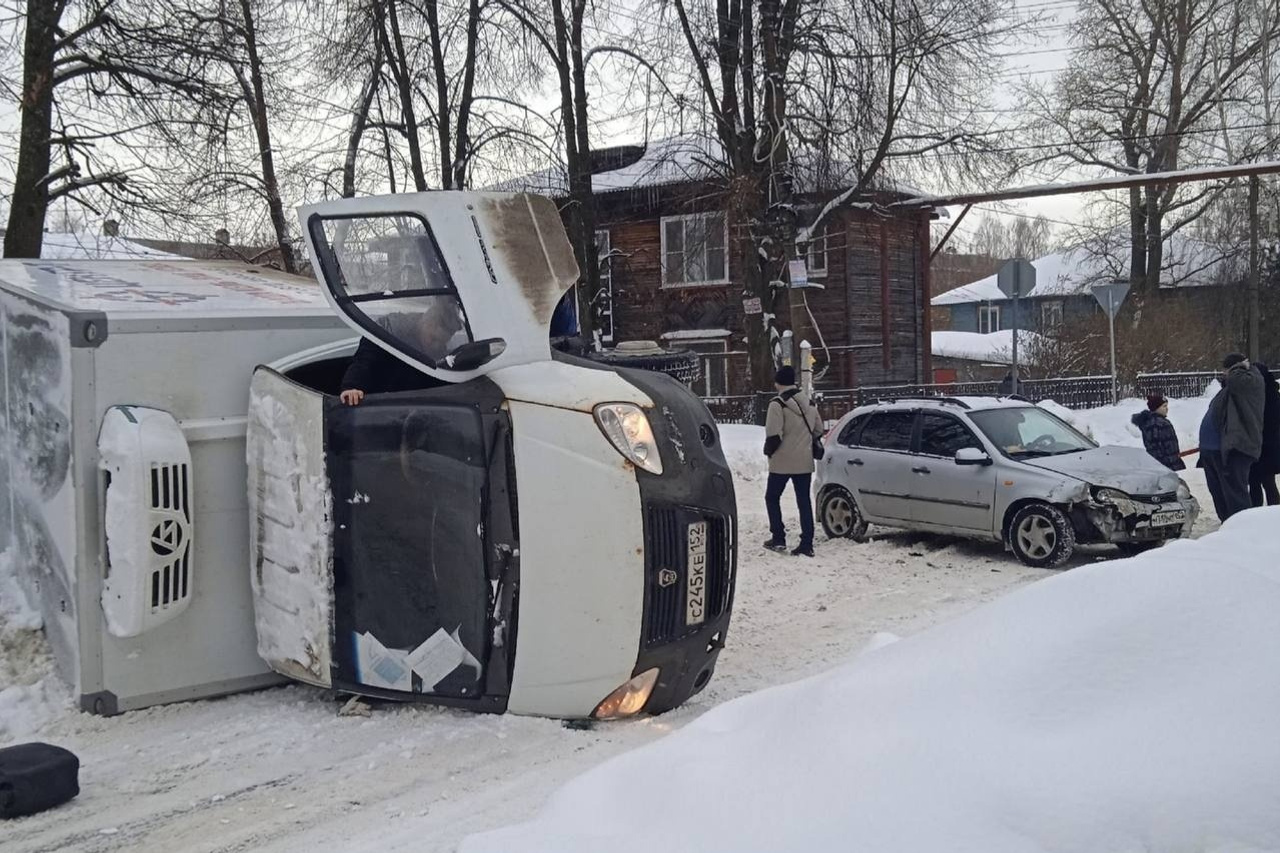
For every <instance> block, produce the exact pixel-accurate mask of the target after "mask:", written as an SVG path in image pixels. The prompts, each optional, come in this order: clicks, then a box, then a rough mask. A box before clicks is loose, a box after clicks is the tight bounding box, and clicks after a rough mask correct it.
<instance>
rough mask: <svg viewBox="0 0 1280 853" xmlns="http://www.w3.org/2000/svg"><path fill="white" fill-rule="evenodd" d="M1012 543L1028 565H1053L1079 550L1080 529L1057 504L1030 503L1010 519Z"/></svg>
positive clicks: (1016, 552)
mask: <svg viewBox="0 0 1280 853" xmlns="http://www.w3.org/2000/svg"><path fill="white" fill-rule="evenodd" d="M1009 546H1010V547H1011V548H1012V549H1013V553H1014V556H1016V557H1017V558H1018V560H1019V561H1020V562H1022V563H1023V564H1024V565H1027V566H1032V567H1034V568H1037V569H1052V568H1055V567H1057V566H1061V565H1062V564H1063V563H1065V562H1066V561H1067V560H1068V559H1069V558H1070V557H1071V555H1072V553H1073V552H1074V551H1075V550H1076V531H1075V528H1074V527H1072V526H1071V522H1070V521H1068V520H1067V517H1066V516H1065V515H1063V514H1062V510H1060V509H1058V508H1057V507H1056V506H1052V505H1050V504H1042V503H1034V504H1028V505H1027V506H1024V507H1023V508H1022V509H1020V510H1018V512H1017V513H1016V514H1015V515H1014V516H1013V521H1011V522H1009Z"/></svg>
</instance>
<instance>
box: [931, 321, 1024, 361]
mask: <svg viewBox="0 0 1280 853" xmlns="http://www.w3.org/2000/svg"><path fill="white" fill-rule="evenodd" d="M1040 340H1041V336H1040V335H1038V334H1036V333H1035V332H1029V331H1026V330H1020V331H1019V332H1018V349H1019V352H1018V361H1019V362H1020V363H1022V364H1030V363H1032V362H1031V359H1030V358H1029V356H1030V353H1028V352H1027V349H1026V348H1030V347H1032V346H1034V345H1035V344H1037V343H1039V342H1040ZM932 352H933V355H934V357H936V358H961V359H964V360H966V361H981V362H987V363H990V364H1012V363H1013V330H1012V329H1001V330H1000V331H998V332H991V333H990V334H985V335H984V334H982V333H980V332H952V331H946V330H943V331H937V332H934V333H933V336H932Z"/></svg>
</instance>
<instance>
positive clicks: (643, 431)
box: [595, 403, 662, 474]
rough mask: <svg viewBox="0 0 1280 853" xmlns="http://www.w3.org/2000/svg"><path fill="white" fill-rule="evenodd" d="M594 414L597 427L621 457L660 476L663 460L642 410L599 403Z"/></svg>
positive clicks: (631, 405)
mask: <svg viewBox="0 0 1280 853" xmlns="http://www.w3.org/2000/svg"><path fill="white" fill-rule="evenodd" d="M595 414H596V423H598V424H599V425H600V429H601V430H602V431H603V432H604V434H605V436H606V437H607V438H608V439H609V441H610V442H612V443H613V446H614V447H616V448H617V449H618V452H619V453H621V454H622V455H623V457H625V458H626V459H627V460H629V461H630V462H631V463H632V464H634V465H636V466H638V467H640V468H643V469H644V470H646V471H648V472H649V473H650V474H661V473H662V456H661V455H660V454H659V453H658V446H657V445H656V444H655V443H654V441H653V428H652V427H650V426H649V418H648V416H646V415H645V413H644V410H643V409H641V408H640V407H639V406H637V405H634V404H632V403H601V404H600V405H599V406H596V409H595Z"/></svg>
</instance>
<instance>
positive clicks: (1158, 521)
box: [1151, 509, 1187, 527]
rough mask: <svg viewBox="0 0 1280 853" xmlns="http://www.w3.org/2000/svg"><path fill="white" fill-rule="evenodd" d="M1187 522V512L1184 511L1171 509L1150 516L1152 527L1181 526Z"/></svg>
mask: <svg viewBox="0 0 1280 853" xmlns="http://www.w3.org/2000/svg"><path fill="white" fill-rule="evenodd" d="M1186 520H1187V511H1186V510H1185V509H1172V510H1168V511H1166V512H1157V513H1153V514H1152V516H1151V526H1152V527H1167V526H1168V525H1170V524H1183V523H1185V522H1186Z"/></svg>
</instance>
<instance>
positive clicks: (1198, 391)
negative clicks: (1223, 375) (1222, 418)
mask: <svg viewBox="0 0 1280 853" xmlns="http://www.w3.org/2000/svg"><path fill="white" fill-rule="evenodd" d="M1217 378H1218V374H1217V373H1216V372H1215V371H1212V370H1196V371H1190V372H1185V373H1139V374H1138V376H1137V379H1136V380H1135V381H1134V383H1133V390H1134V395H1135V396H1138V397H1145V396H1147V395H1148V394H1153V393H1154V394H1163V395H1165V396H1166V397H1171V398H1175V399H1176V398H1181V397H1200V396H1202V395H1203V394H1204V392H1205V391H1206V390H1207V389H1208V388H1209V385H1210V384H1211V383H1212V382H1213V381H1214V380H1215V379H1217Z"/></svg>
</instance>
